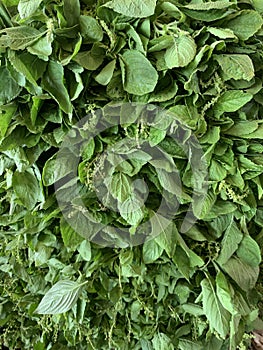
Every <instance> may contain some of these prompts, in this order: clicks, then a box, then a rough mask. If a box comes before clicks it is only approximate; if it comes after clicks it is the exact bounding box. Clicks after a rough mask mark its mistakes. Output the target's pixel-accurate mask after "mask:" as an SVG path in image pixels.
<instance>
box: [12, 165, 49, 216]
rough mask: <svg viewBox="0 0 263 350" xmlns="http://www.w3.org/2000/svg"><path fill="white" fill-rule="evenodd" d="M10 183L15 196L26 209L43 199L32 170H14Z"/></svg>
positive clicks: (31, 207)
mask: <svg viewBox="0 0 263 350" xmlns="http://www.w3.org/2000/svg"><path fill="white" fill-rule="evenodd" d="M12 185H13V188H14V191H15V193H16V195H17V197H18V198H19V200H20V201H21V203H22V204H23V205H24V206H25V207H26V208H27V209H28V210H31V209H33V208H34V206H35V205H36V203H37V202H40V201H43V199H44V198H43V194H42V189H41V186H40V183H39V181H38V180H37V178H36V176H35V175H34V173H33V171H25V172H19V171H16V172H15V173H14V174H13V178H12Z"/></svg>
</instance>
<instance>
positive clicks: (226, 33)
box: [207, 27, 236, 39]
mask: <svg viewBox="0 0 263 350" xmlns="http://www.w3.org/2000/svg"><path fill="white" fill-rule="evenodd" d="M207 31H208V32H209V33H211V34H213V35H214V36H216V37H218V38H220V39H235V38H236V36H235V34H234V32H233V31H232V30H231V29H228V28H215V27H207Z"/></svg>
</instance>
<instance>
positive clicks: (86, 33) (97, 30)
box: [80, 15, 103, 43]
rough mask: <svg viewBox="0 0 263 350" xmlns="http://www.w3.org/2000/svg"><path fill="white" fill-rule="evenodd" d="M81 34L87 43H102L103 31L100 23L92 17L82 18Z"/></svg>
mask: <svg viewBox="0 0 263 350" xmlns="http://www.w3.org/2000/svg"><path fill="white" fill-rule="evenodd" d="M80 32H81V35H82V37H83V38H84V42H85V43H94V42H96V41H101V40H102V38H103V31H102V28H101V26H100V25H99V23H98V21H97V20H96V19H95V18H93V17H91V16H84V15H82V16H80Z"/></svg>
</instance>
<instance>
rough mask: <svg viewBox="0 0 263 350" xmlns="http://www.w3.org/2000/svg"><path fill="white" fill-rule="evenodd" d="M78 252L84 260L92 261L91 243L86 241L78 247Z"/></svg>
mask: <svg viewBox="0 0 263 350" xmlns="http://www.w3.org/2000/svg"><path fill="white" fill-rule="evenodd" d="M78 252H79V254H80V256H81V257H82V259H83V260H85V261H90V260H91V246H90V242H89V241H87V240H86V239H84V241H82V243H81V244H80V246H79V247H78Z"/></svg>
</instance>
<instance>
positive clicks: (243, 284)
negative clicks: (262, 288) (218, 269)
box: [222, 257, 259, 292]
mask: <svg viewBox="0 0 263 350" xmlns="http://www.w3.org/2000/svg"><path fill="white" fill-rule="evenodd" d="M222 268H223V269H224V271H225V272H226V273H227V274H228V275H229V276H230V277H231V278H232V279H233V280H234V281H235V282H236V283H237V285H238V286H239V287H240V288H241V289H243V290H244V291H245V292H248V291H249V290H251V289H253V288H254V287H255V284H256V282H257V279H258V275H259V268H258V267H252V266H250V265H248V264H246V263H245V262H243V261H242V260H241V259H239V258H237V257H232V258H230V259H229V260H228V262H227V263H225V264H223V265H222Z"/></svg>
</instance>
